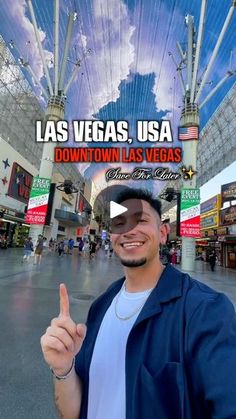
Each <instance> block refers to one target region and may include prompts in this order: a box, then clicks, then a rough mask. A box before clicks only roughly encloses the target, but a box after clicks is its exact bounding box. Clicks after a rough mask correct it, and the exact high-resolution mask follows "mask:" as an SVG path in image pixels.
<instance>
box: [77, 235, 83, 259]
mask: <svg viewBox="0 0 236 419" xmlns="http://www.w3.org/2000/svg"><path fill="white" fill-rule="evenodd" d="M78 247H79V255H82V252H83V248H84V241H83V239H82V237H80V239H79V246H78Z"/></svg>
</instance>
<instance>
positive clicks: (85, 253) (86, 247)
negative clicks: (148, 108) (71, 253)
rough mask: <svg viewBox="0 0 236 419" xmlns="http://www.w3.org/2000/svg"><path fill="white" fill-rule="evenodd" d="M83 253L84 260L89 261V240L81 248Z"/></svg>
mask: <svg viewBox="0 0 236 419" xmlns="http://www.w3.org/2000/svg"><path fill="white" fill-rule="evenodd" d="M83 252H84V258H85V259H89V258H90V254H89V253H90V243H89V240H85V242H84V247H83Z"/></svg>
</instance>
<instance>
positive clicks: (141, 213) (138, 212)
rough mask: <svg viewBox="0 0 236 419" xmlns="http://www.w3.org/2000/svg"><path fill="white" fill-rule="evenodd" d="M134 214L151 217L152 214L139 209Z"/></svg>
mask: <svg viewBox="0 0 236 419" xmlns="http://www.w3.org/2000/svg"><path fill="white" fill-rule="evenodd" d="M132 215H144V216H145V217H149V218H150V214H148V212H145V211H137V212H135V213H134V214H132Z"/></svg>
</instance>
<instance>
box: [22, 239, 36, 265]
mask: <svg viewBox="0 0 236 419" xmlns="http://www.w3.org/2000/svg"><path fill="white" fill-rule="evenodd" d="M33 251H34V245H33V242H32V238H31V237H28V238H27V239H25V244H24V256H23V259H22V263H23V262H24V261H27V262H28V261H29V259H30V256H31V253H32V252H33Z"/></svg>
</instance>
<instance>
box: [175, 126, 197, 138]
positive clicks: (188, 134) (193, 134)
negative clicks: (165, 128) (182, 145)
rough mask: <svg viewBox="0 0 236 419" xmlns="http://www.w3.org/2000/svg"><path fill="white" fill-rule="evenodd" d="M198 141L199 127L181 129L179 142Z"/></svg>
mask: <svg viewBox="0 0 236 419" xmlns="http://www.w3.org/2000/svg"><path fill="white" fill-rule="evenodd" d="M186 140H198V127H179V141H186Z"/></svg>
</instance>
